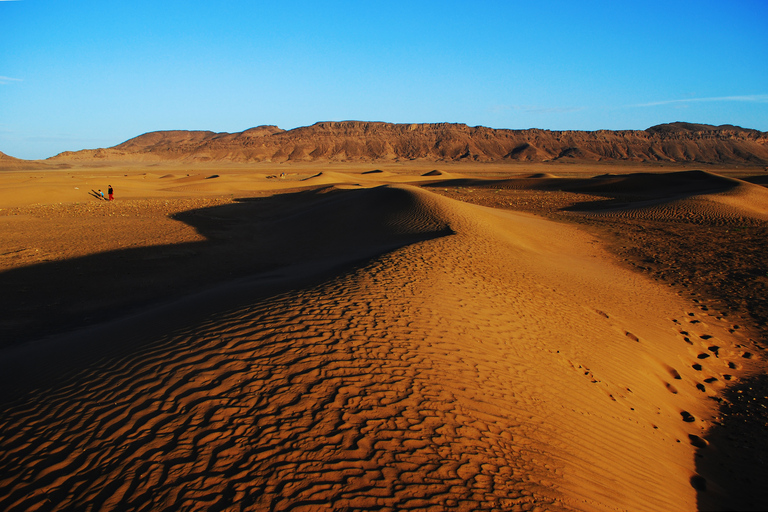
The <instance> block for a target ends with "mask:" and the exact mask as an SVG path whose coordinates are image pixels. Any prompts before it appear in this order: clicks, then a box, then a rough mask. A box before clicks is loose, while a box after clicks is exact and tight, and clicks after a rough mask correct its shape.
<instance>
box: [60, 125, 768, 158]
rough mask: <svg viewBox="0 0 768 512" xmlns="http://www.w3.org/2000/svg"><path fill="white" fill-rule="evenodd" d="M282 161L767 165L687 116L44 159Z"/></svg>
mask: <svg viewBox="0 0 768 512" xmlns="http://www.w3.org/2000/svg"><path fill="white" fill-rule="evenodd" d="M91 159H108V160H151V161H162V160H179V161H193V162H194V161H197V162H205V161H231V162H262V161H263V162H286V161H300V162H307V161H320V162H323V161H331V162H338V161H358V162H366V161H370V162H374V161H403V160H414V159H418V160H427V161H477V162H501V161H531V162H544V161H556V160H565V161H568V160H579V161H612V160H619V161H632V162H696V163H709V164H715V163H716V164H728V165H768V134H766V133H765V132H760V131H757V130H748V129H743V128H739V127H736V126H731V125H722V126H710V125H700V124H691V123H672V124H665V125H658V126H654V127H651V128H649V129H647V130H642V131H641V130H626V131H609V130H600V131H595V132H585V131H549V130H539V129H530V130H502V129H499V130H497V129H492V128H486V127H483V126H476V127H470V126H467V125H464V124H451V123H435V124H392V123H381V122H361V121H342V122H320V123H316V124H313V125H312V126H305V127H301V128H295V129H293V130H287V131H286V130H281V129H280V128H277V127H276V126H259V127H255V128H251V129H249V130H246V131H244V132H239V133H215V132H210V131H161V132H150V133H147V134H144V135H141V136H139V137H136V138H133V139H130V140H128V141H126V142H124V143H122V144H119V145H117V146H114V147H112V148H108V149H96V150H84V151H77V152H65V153H62V154H60V155H57V156H55V157H53V158H52V159H49V160H54V161H70V160H91Z"/></svg>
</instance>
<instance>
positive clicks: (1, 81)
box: [0, 0, 22, 85]
mask: <svg viewBox="0 0 768 512" xmlns="http://www.w3.org/2000/svg"><path fill="white" fill-rule="evenodd" d="M7 1H8V0H0V2H7ZM21 81H22V80H21V78H11V77H9V76H0V85H3V84H7V83H8V82H21Z"/></svg>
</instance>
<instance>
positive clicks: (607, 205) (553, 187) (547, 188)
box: [423, 171, 740, 212]
mask: <svg viewBox="0 0 768 512" xmlns="http://www.w3.org/2000/svg"><path fill="white" fill-rule="evenodd" d="M739 183H740V182H739V180H735V179H732V178H726V177H723V176H719V175H717V174H712V173H709V172H705V171H680V172H670V173H632V174H602V175H599V176H594V177H591V178H557V177H551V176H549V175H539V176H536V175H534V176H528V177H522V178H505V179H478V178H458V179H448V180H441V181H437V182H432V183H429V184H424V185H423V186H424V187H456V188H458V187H484V188H491V189H501V190H534V191H541V192H553V191H556V192H570V193H573V194H584V195H590V196H596V197H601V198H603V199H594V200H591V201H579V202H578V203H576V204H574V205H572V206H568V207H565V208H563V211H571V212H591V211H600V210H611V209H621V208H628V207H633V208H634V207H644V206H653V205H657V204H662V203H665V202H668V201H673V200H678V199H685V198H687V197H691V196H696V195H702V194H714V193H719V192H726V191H728V190H732V189H733V188H735V187H737V186H738V185H739Z"/></svg>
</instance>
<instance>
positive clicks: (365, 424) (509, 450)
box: [0, 186, 738, 511]
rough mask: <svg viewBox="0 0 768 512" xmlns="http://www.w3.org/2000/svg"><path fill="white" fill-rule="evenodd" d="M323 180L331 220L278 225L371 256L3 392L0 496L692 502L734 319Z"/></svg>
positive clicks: (537, 237) (370, 503)
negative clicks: (329, 187) (728, 325)
mask: <svg viewBox="0 0 768 512" xmlns="http://www.w3.org/2000/svg"><path fill="white" fill-rule="evenodd" d="M365 192H371V193H374V194H375V195H374V196H371V195H369V194H368V193H365ZM328 193H329V194H337V196H338V198H339V200H333V201H330V200H329V201H325V202H323V203H322V204H321V205H320V206H317V207H316V208H315V210H313V211H311V212H310V216H311V218H312V219H314V220H315V221H316V225H317V229H316V230H312V231H311V232H310V231H309V230H308V229H307V227H306V225H305V224H304V223H305V222H306V218H307V216H306V215H304V216H302V215H296V216H292V217H288V218H283V219H280V220H279V221H271V222H274V223H275V226H279V227H280V233H282V235H281V236H284V237H294V236H301V237H304V238H303V239H305V240H306V243H307V244H310V245H308V247H307V248H306V249H307V252H308V253H310V254H311V253H312V252H313V247H314V246H315V245H317V246H321V245H322V244H323V238H322V236H320V235H318V234H317V233H322V232H323V230H324V229H325V230H327V232H328V233H335V235H334V236H336V237H338V238H339V239H338V240H336V241H335V242H334V243H336V244H342V245H343V243H345V242H344V241H343V240H344V239H346V240H347V241H348V243H350V246H352V245H354V244H353V243H352V242H349V241H354V240H355V239H357V238H358V237H359V238H361V239H363V240H365V241H366V247H369V248H371V247H374V248H375V247H376V246H377V245H376V240H375V237H376V236H381V237H383V238H382V240H381V241H380V243H379V245H378V246H379V247H380V248H381V250H380V251H379V254H378V255H377V256H374V257H366V259H364V260H363V261H362V262H359V263H357V264H355V265H353V266H350V265H347V266H346V267H345V270H344V271H343V272H337V273H336V274H335V275H332V276H330V277H327V278H325V279H323V280H322V281H319V282H315V283H314V284H312V285H307V286H302V287H295V286H294V287H292V288H287V287H286V288H285V289H284V290H282V291H281V292H279V293H276V294H274V295H272V296H267V297H263V296H262V297H261V298H258V299H253V300H250V301H247V302H243V303H241V304H239V305H238V306H236V307H228V308H227V310H226V311H219V309H220V307H219V306H218V305H217V304H215V300H214V299H212V298H210V297H209V296H207V295H205V294H202V295H200V297H199V298H198V299H196V300H198V302H199V304H197V305H196V308H195V311H200V310H206V307H207V306H210V308H209V309H208V310H210V311H211V313H210V314H202V315H196V316H195V317H194V318H190V319H189V321H188V322H187V323H186V325H183V326H181V327H175V328H172V329H170V328H169V329H161V328H159V327H158V328H157V329H154V330H153V329H152V328H151V327H145V330H147V331H148V332H150V334H149V335H145V336H146V338H145V339H143V340H141V343H138V342H137V344H136V348H135V350H132V351H126V350H124V349H123V350H121V351H120V352H115V353H114V354H113V355H111V356H110V355H109V354H108V353H107V355H105V356H104V357H101V358H100V359H99V360H98V361H97V362H93V363H88V364H87V365H85V366H82V367H77V368H74V369H73V371H70V372H69V373H67V374H66V375H68V376H67V377H60V378H57V379H54V380H53V381H51V382H50V383H49V384H46V385H44V386H42V385H41V386H39V387H37V388H36V389H34V390H33V391H29V392H25V393H24V394H21V395H17V396H16V397H15V398H13V399H5V400H4V403H3V404H2V408H1V409H0V475H1V476H0V509H2V510H9V511H12V510H61V509H71V510H179V509H207V510H276V511H277V510H319V509H323V510H327V509H330V510H410V509H413V510H446V509H451V510H454V509H455V510H477V509H496V510H532V509H535V508H536V507H539V508H540V509H550V510H622V509H628V510H692V509H695V508H696V489H694V487H693V486H692V484H691V482H694V483H695V482H697V481H698V480H697V475H696V474H695V462H694V450H695V447H694V446H693V445H692V444H691V443H692V442H698V443H701V442H703V441H702V439H701V436H703V435H704V429H705V428H706V427H707V426H708V421H707V418H708V417H709V415H710V414H711V412H712V410H711V408H710V405H708V403H709V402H711V401H708V400H706V397H707V396H712V395H714V394H715V393H716V392H717V391H718V390H719V389H720V387H721V386H722V385H723V383H724V380H726V379H731V378H732V377H731V374H734V377H735V373H737V372H738V370H735V369H734V368H736V366H737V365H735V364H734V363H733V362H732V361H733V360H735V358H736V357H737V355H738V353H737V348H736V341H735V340H734V339H733V338H732V336H733V335H731V334H729V333H728V332H727V331H726V330H725V329H724V328H723V327H722V326H720V325H719V321H718V320H717V319H715V318H714V317H709V316H705V314H704V313H701V312H700V311H699V310H698V309H697V310H694V309H693V308H692V307H691V306H690V305H688V304H687V303H685V302H684V301H683V300H682V299H680V298H679V297H677V296H676V295H674V294H672V293H671V292H669V291H667V290H665V289H663V288H661V287H659V286H658V285H655V284H653V283H652V282H650V281H649V280H646V279H645V278H643V277H642V276H639V275H635V274H632V273H630V272H629V271H626V270H623V269H621V268H619V267H617V266H615V265H614V264H613V263H611V262H610V259H609V258H608V256H607V255H606V254H604V253H603V252H602V250H601V249H600V248H599V247H598V246H597V245H596V242H595V241H594V240H593V239H592V238H591V237H590V236H588V235H586V234H584V233H583V232H580V231H578V230H577V229H575V228H573V227H571V226H566V225H561V224H556V223H553V222H550V221H546V220H542V219H540V218H536V217H534V216H530V215H526V214H520V213H511V212H501V211H496V210H491V209H486V208H482V207H478V206H473V205H468V204H463V203H459V202H456V201H453V200H450V199H447V198H443V197H440V196H437V195H435V194H432V193H430V192H426V191H423V190H419V189H416V188H411V187H407V186H388V187H379V188H375V189H370V190H368V191H363V193H361V191H359V190H338V189H336V190H333V191H329V192H328ZM372 197H373V198H375V201H372V200H371V198H372ZM369 208H376V209H377V211H378V212H379V214H377V215H368V214H367V213H366V212H367V211H368V210H367V209H369ZM355 218H365V219H369V221H368V222H367V224H366V223H361V222H354V221H352V220H350V219H355ZM337 223H338V224H340V225H343V229H342V231H339V228H338V227H337V228H334V225H336V224H337ZM392 233H395V234H397V236H398V237H400V236H401V235H407V236H406V237H404V238H403V237H401V238H398V240H400V241H401V242H402V241H403V240H406V239H407V242H408V245H402V243H398V244H394V246H395V247H394V248H393V242H392V240H393V239H392V238H391V235H392ZM385 235H386V236H385ZM415 235H419V237H417V238H418V239H414V238H413V236H415ZM329 236H330V235H329ZM409 237H410V238H409ZM414 240H416V241H414ZM312 244H314V245H312ZM384 249H386V251H385V252H381V251H384ZM318 251H320V252H323V251H326V249H318ZM373 252H375V251H369V253H368V255H370V254H371V253H373ZM335 257H337V258H340V260H341V259H343V258H341V256H339V255H338V254H337V255H336V256H335ZM206 301H209V302H210V304H209V302H206ZM137 321H140V317H139V319H138V320H137ZM108 342H109V341H108V340H105V341H104V343H105V344H107V343H108ZM713 347H714V348H713ZM729 363H730V367H729ZM696 367H697V368H696ZM697 386H698V387H697Z"/></svg>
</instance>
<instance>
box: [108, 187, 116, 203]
mask: <svg viewBox="0 0 768 512" xmlns="http://www.w3.org/2000/svg"><path fill="white" fill-rule="evenodd" d="M107 186H108V187H109V188H108V189H107V195H108V196H109V200H110V201H111V200H113V199H114V198H115V197H114V196H113V195H112V194H114V192H115V191H114V190H112V185H107Z"/></svg>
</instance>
